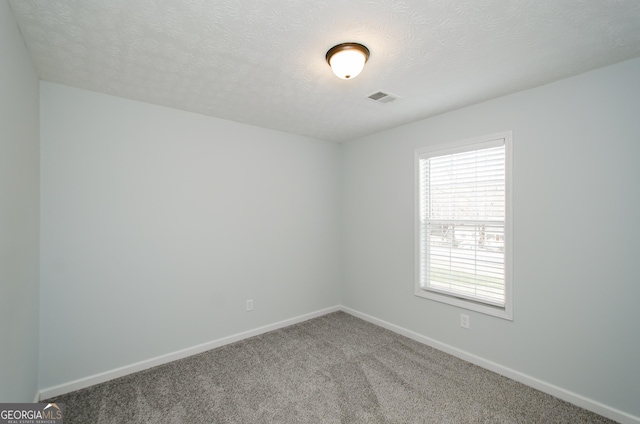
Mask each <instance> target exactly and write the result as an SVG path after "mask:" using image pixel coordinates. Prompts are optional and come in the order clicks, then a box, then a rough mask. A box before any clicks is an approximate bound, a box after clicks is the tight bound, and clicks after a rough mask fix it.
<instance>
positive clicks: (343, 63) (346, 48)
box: [327, 43, 369, 79]
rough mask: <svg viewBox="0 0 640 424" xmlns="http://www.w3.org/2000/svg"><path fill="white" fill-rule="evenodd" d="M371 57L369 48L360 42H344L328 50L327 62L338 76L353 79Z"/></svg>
mask: <svg viewBox="0 0 640 424" xmlns="http://www.w3.org/2000/svg"><path fill="white" fill-rule="evenodd" d="M367 59H369V49H368V48H366V47H365V46H363V45H362V44H358V43H342V44H338V45H337V46H333V47H331V48H330V49H329V51H328V52H327V63H328V64H329V66H331V70H333V73H334V74H336V76H337V77H338V78H342V79H352V78H355V77H357V76H358V74H360V72H362V69H363V68H364V64H365V63H366V62H367Z"/></svg>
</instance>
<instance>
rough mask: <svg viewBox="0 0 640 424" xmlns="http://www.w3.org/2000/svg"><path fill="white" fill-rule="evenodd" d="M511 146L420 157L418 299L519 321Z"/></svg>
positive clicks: (496, 143)
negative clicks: (515, 317)
mask: <svg viewBox="0 0 640 424" xmlns="http://www.w3.org/2000/svg"><path fill="white" fill-rule="evenodd" d="M511 139H512V134H511V132H505V133H501V134H493V135H490V136H485V137H479V138H476V139H472V140H465V141H462V142H457V143H450V144H445V145H439V146H433V147H427V148H422V149H418V150H416V155H415V159H416V233H417V234H416V283H415V284H416V286H415V293H416V295H417V296H421V297H425V298H428V299H432V300H437V301H440V302H444V303H448V304H451V305H456V306H459V307H462V308H465V309H470V310H475V311H478V312H482V313H486V314H490V315H494V316H498V317H501V318H506V319H512V286H511V255H512V252H511Z"/></svg>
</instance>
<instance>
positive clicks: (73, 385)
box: [36, 306, 340, 402]
mask: <svg viewBox="0 0 640 424" xmlns="http://www.w3.org/2000/svg"><path fill="white" fill-rule="evenodd" d="M339 310H340V307H339V306H333V307H331V308H326V309H321V310H319V311H315V312H311V313H309V314H304V315H300V316H297V317H294V318H290V319H286V320H284V321H279V322H276V323H273V324H269V325H265V326H263V327H259V328H256V329H253V330H249V331H244V332H242V333H238V334H234V335H231V336H227V337H223V338H221V339H218V340H213V341H210V342H206V343H202V344H199V345H197V346H193V347H189V348H186V349H182V350H178V351H176V352H172V353H167V354H165V355H161V356H157V357H155V358H151V359H147V360H145V361H140V362H136V363H135V364H131V365H126V366H124V367H120V368H116V369H113V370H110V371H105V372H101V373H99V374H95V375H92V376H89V377H85V378H81V379H78V380H74V381H70V382H68V383H63V384H60V385H57V386H53V387H48V388H46V389H42V390H40V391H39V392H38V393H36V399H37V401H38V402H39V401H40V399H49V398H51V397H54V396H60V395H63V394H65V393H70V392H73V391H76V390H80V389H84V388H87V387H89V386H93V385H96V384H100V383H104V382H105V381H109V380H113V379H115V378H119V377H124V376H125V375H129V374H133V373H135V372H138V371H143V370H146V369H149V368H153V367H156V366H158V365H163V364H166V363H169V362H171V361H176V360H178V359H182V358H186V357H188V356H192V355H196V354H198V353H202V352H206V351H207V350H211V349H215V348H217V347H220V346H224V345H227V344H230V343H234V342H237V341H240V340H244V339H247V338H249V337H253V336H258V335H260V334H264V333H268V332H269V331H274V330H278V329H280V328H283V327H288V326H290V325H293V324H298V323H300V322H303V321H307V320H310V319H312V318H317V317H319V316H322V315H326V314H329V313H331V312H336V311H339Z"/></svg>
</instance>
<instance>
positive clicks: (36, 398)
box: [33, 392, 40, 403]
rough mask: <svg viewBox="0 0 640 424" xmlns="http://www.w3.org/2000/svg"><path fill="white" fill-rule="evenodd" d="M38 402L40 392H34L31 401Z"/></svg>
mask: <svg viewBox="0 0 640 424" xmlns="http://www.w3.org/2000/svg"><path fill="white" fill-rule="evenodd" d="M39 402H40V392H36V395H35V396H34V397H33V403H39Z"/></svg>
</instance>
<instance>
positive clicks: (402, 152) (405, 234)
mask: <svg viewBox="0 0 640 424" xmlns="http://www.w3.org/2000/svg"><path fill="white" fill-rule="evenodd" d="M639 76H640V59H636V60H632V61H628V62H625V63H621V64H618V65H615V66H611V67H607V68H603V69H600V70H597V71H594V72H590V73H587V74H583V75H580V76H577V77H574V78H570V79H566V80H563V81H559V82H556V83H553V84H549V85H546V86H542V87H539V88H535V89H532V90H528V91H525V92H521V93H518V94H515V95H510V96H507V97H503V98H500V99H496V100H493V101H489V102H485V103H482V104H478V105H475V106H471V107H467V108H465V109H461V110H458V111H454V112H450V113H446V114H443V115H440V116H437V117H434V118H431V119H426V120H423V121H420V122H416V123H413V124H410V125H405V126H403V127H400V128H396V129H394V130H390V131H386V132H383V133H379V134H375V135H372V136H368V137H365V138H362V139H359V140H354V141H351V142H347V143H345V144H344V145H343V146H342V153H343V171H342V172H343V180H342V184H343V227H342V232H343V292H342V303H343V305H345V306H347V307H350V308H353V309H355V310H357V311H360V312H363V313H366V314H369V315H371V316H374V317H376V318H378V319H382V320H384V321H387V322H389V323H391V324H395V325H397V326H400V327H403V328H405V329H408V330H411V331H414V332H417V333H419V334H421V335H424V336H427V337H430V338H432V339H435V340H437V341H439V342H441V343H445V344H448V345H450V346H453V347H455V348H457V349H461V350H463V351H465V352H468V353H470V354H472V355H476V356H479V357H481V358H484V359H486V360H489V361H493V362H496V363H498V364H500V365H502V366H503V367H508V368H511V369H512V370H516V371H518V372H520V373H525V374H527V375H529V376H531V377H533V378H537V379H540V380H543V381H545V382H547V383H549V384H552V385H556V386H558V387H560V388H561V389H563V390H568V391H571V392H574V393H576V394H578V395H581V396H585V397H587V398H590V399H592V400H595V401H597V402H601V403H603V404H605V405H608V406H610V407H613V408H618V409H620V410H622V411H626V412H627V413H630V414H633V415H635V416H640V403H639V402H638V399H640V385H639V383H638V382H640V366H638V358H640V332H639V328H640V313H639V312H638V311H639V308H638V300H639V299H640V277H639V276H640V260H639V252H640V247H639V246H640V244H639V240H640V224H639V222H638V219H639V217H640V189H639V188H638V187H639V186H638V184H640V165H639V163H640V119H639V117H640V116H639V115H638V113H639V111H640V83H639V81H640V80H639V79H638V78H639ZM400 94H402V93H400ZM386 107H393V105H390V106H386ZM505 130H513V134H514V141H513V143H514V163H513V174H514V181H513V187H514V294H515V296H514V321H513V322H510V321H506V320H503V319H499V318H494V317H490V316H486V315H482V314H478V313H475V312H465V313H467V314H468V315H469V316H470V317H471V329H470V330H465V329H462V328H460V324H459V322H460V321H459V320H460V313H461V312H463V310H461V309H458V308H456V307H453V306H449V305H445V304H441V303H437V302H434V301H431V300H427V299H423V298H418V297H416V296H414V294H413V287H414V250H413V246H414V245H413V242H414V215H413V211H414V209H413V207H414V191H413V190H414V174H413V155H414V149H416V148H417V147H421V146H427V145H431V144H437V143H443V142H447V141H456V140H463V139H466V138H470V137H475V136H480V135H485V134H491V133H495V132H500V131H505Z"/></svg>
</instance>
